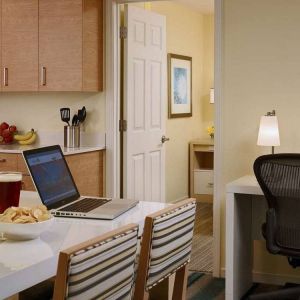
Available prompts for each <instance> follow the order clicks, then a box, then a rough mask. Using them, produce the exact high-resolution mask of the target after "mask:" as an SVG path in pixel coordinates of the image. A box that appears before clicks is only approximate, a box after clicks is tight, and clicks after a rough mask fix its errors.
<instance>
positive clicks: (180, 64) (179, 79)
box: [168, 53, 192, 118]
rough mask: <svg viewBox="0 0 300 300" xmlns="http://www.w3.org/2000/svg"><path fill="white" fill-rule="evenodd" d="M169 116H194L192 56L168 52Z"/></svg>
mask: <svg viewBox="0 0 300 300" xmlns="http://www.w3.org/2000/svg"><path fill="white" fill-rule="evenodd" d="M168 108H169V109H168V110H169V118H182V117H191V116H192V57H189V56H184V55H178V54H173V53H169V54H168Z"/></svg>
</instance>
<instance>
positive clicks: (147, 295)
mask: <svg viewBox="0 0 300 300" xmlns="http://www.w3.org/2000/svg"><path fill="white" fill-rule="evenodd" d="M148 299H149V292H146V291H145V292H144V297H143V300H148Z"/></svg>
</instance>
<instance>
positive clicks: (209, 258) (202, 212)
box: [189, 203, 213, 273]
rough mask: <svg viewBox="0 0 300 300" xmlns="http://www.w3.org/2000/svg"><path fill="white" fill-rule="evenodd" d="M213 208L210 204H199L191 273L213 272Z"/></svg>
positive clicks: (190, 267) (190, 266)
mask: <svg viewBox="0 0 300 300" xmlns="http://www.w3.org/2000/svg"><path fill="white" fill-rule="evenodd" d="M212 234H213V207H212V204H210V203H197V210H196V221H195V229H194V237H193V248H192V257H191V262H190V265H189V270H190V271H197V272H204V273H211V272H212V271H213V236H212Z"/></svg>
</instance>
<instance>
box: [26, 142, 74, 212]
mask: <svg viewBox="0 0 300 300" xmlns="http://www.w3.org/2000/svg"><path fill="white" fill-rule="evenodd" d="M23 155H24V158H25V161H26V163H27V166H28V168H29V170H30V173H31V176H32V179H33V181H34V183H35V186H36V188H37V190H38V192H39V195H40V198H41V200H42V202H43V203H44V204H45V205H46V206H47V207H48V208H55V207H58V206H62V205H64V204H67V203H69V202H70V201H72V200H74V199H77V198H78V197H79V193H78V190H77V188H76V185H75V183H74V180H73V178H72V175H71V173H70V170H69V168H68V166H67V163H66V161H65V159H64V156H63V153H62V151H61V149H60V146H50V147H44V148H38V149H34V150H28V151H24V152H23Z"/></svg>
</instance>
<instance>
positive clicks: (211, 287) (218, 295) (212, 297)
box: [187, 272, 295, 300]
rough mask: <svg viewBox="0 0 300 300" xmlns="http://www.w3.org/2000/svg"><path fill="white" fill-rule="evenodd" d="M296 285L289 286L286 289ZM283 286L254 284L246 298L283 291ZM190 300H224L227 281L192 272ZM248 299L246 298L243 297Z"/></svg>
mask: <svg viewBox="0 0 300 300" xmlns="http://www.w3.org/2000/svg"><path fill="white" fill-rule="evenodd" d="M292 286H295V285H291V284H287V285H286V287H292ZM282 288H283V287H282V286H277V285H270V284H262V283H259V284H258V283H254V284H253V286H252V288H251V289H249V291H248V293H247V294H246V295H245V296H248V295H253V294H260V293H264V292H270V291H276V290H279V289H282ZM187 299H188V300H198V299H199V300H200V299H201V300H224V299H225V279H224V278H213V277H212V275H210V274H204V273H200V272H190V273H189V277H188V290H187ZM243 299H246V297H243Z"/></svg>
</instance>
